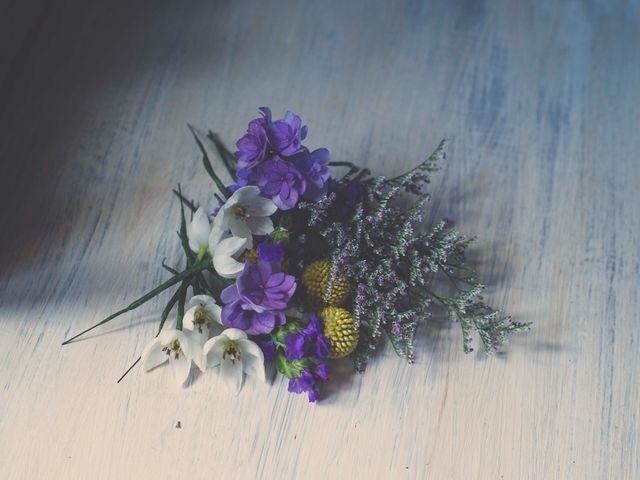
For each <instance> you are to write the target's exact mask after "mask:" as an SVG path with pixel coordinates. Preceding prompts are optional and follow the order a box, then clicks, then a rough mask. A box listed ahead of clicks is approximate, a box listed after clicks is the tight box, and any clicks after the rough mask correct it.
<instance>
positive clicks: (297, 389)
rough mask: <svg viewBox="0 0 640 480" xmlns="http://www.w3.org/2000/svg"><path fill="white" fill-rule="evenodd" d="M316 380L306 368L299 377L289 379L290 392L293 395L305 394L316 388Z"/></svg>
mask: <svg viewBox="0 0 640 480" xmlns="http://www.w3.org/2000/svg"><path fill="white" fill-rule="evenodd" d="M315 383H316V380H315V378H313V374H312V373H311V371H310V370H309V369H308V368H305V369H304V370H303V371H302V373H301V374H300V376H299V377H297V378H290V379H289V391H290V392H291V393H303V392H307V391H309V390H311V389H312V388H313V387H314V386H315Z"/></svg>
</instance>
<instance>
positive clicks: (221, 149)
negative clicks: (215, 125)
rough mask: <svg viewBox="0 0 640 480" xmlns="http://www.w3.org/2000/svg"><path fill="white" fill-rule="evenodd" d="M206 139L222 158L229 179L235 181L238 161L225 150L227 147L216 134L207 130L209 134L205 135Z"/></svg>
mask: <svg viewBox="0 0 640 480" xmlns="http://www.w3.org/2000/svg"><path fill="white" fill-rule="evenodd" d="M207 138H208V139H209V140H211V141H212V142H213V144H214V145H215V146H216V150H217V151H218V155H220V158H222V162H223V163H224V166H225V167H226V168H227V171H228V172H229V175H231V178H233V180H234V181H235V180H236V167H237V165H238V160H237V159H236V156H235V155H234V154H233V153H231V151H230V150H229V149H228V148H227V146H226V145H225V144H224V142H223V141H222V140H221V139H220V137H219V136H218V134H217V133H213V132H212V131H211V130H209V133H208V134H207Z"/></svg>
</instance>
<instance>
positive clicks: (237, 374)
mask: <svg viewBox="0 0 640 480" xmlns="http://www.w3.org/2000/svg"><path fill="white" fill-rule="evenodd" d="M204 355H206V357H207V366H208V367H216V366H218V365H220V375H222V379H223V380H224V382H225V384H226V385H227V387H229V390H231V392H232V393H234V394H236V395H237V394H238V392H239V391H240V389H241V388H242V379H243V372H244V373H246V374H247V375H255V376H257V377H258V378H260V379H261V380H262V381H265V374H264V355H263V354H262V350H261V349H260V347H259V346H258V345H256V344H255V343H254V342H252V341H251V340H249V339H248V338H247V334H246V333H244V332H243V331H242V330H238V329H237V328H227V329H226V330H225V331H224V332H222V333H221V334H220V335H218V336H217V337H213V338H212V339H210V340H209V341H207V343H205V344H204Z"/></svg>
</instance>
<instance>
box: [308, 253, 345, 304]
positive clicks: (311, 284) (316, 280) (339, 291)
mask: <svg viewBox="0 0 640 480" xmlns="http://www.w3.org/2000/svg"><path fill="white" fill-rule="evenodd" d="M330 269H331V266H330V265H329V262H328V261H327V260H318V261H315V262H313V263H311V264H310V265H309V266H308V267H307V268H305V269H304V272H302V285H304V287H305V288H306V290H307V297H308V298H309V303H311V306H313V307H314V308H315V309H318V310H319V309H321V308H323V307H328V306H331V307H339V306H340V305H342V304H343V303H344V302H345V300H346V299H347V296H348V295H349V284H348V283H347V281H346V280H345V279H344V278H342V277H339V276H337V275H336V276H335V277H334V279H333V283H332V284H331V285H329V271H330ZM327 293H328V295H329V296H328V298H326V297H327Z"/></svg>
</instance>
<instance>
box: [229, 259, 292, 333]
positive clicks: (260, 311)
mask: <svg viewBox="0 0 640 480" xmlns="http://www.w3.org/2000/svg"><path fill="white" fill-rule="evenodd" d="M295 290H296V279H295V277H293V276H292V275H287V274H285V273H283V272H273V268H272V266H271V264H270V263H268V262H259V263H258V264H256V265H254V264H252V263H251V262H245V265H244V270H243V271H242V273H241V274H240V276H239V277H238V278H237V280H236V283H235V284H234V285H230V286H228V287H227V288H225V289H224V290H223V291H222V294H221V299H222V301H223V302H224V304H225V306H224V307H223V308H222V315H221V316H222V323H223V324H224V325H226V326H228V327H235V328H239V329H240V330H244V331H246V332H247V333H248V334H250V335H259V334H263V333H270V332H271V331H272V330H273V329H274V328H275V326H276V325H282V324H283V323H284V322H285V316H284V312H283V310H284V309H285V308H287V305H288V303H289V300H290V299H291V297H292V296H293V293H294V292H295Z"/></svg>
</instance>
